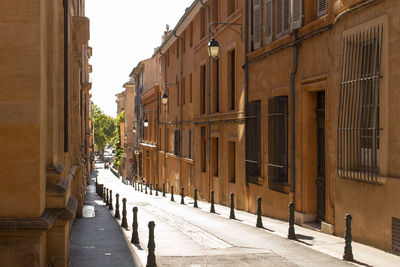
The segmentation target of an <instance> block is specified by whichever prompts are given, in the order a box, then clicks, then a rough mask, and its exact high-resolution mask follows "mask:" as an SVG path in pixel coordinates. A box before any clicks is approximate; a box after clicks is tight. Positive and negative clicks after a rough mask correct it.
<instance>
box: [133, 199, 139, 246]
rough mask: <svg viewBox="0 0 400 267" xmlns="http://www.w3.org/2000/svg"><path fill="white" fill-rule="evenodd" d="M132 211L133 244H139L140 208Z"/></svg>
mask: <svg viewBox="0 0 400 267" xmlns="http://www.w3.org/2000/svg"><path fill="white" fill-rule="evenodd" d="M132 211H133V222H132V238H131V243H132V244H139V234H138V222H137V212H138V208H137V207H133V209H132Z"/></svg>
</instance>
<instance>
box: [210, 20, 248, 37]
mask: <svg viewBox="0 0 400 267" xmlns="http://www.w3.org/2000/svg"><path fill="white" fill-rule="evenodd" d="M219 25H224V26H225V27H228V28H229V29H231V30H232V31H233V32H235V33H237V34H239V35H240V39H241V40H243V36H242V35H243V34H242V32H243V26H242V24H241V23H232V22H211V23H210V24H208V29H209V31H210V33H211V34H212V36H214V35H215V34H217V32H218V26H219ZM233 26H235V27H238V28H240V31H239V30H237V29H235V28H233Z"/></svg>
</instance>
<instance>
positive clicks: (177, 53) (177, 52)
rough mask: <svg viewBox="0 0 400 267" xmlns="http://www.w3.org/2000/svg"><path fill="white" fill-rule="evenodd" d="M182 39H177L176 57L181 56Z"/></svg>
mask: <svg viewBox="0 0 400 267" xmlns="http://www.w3.org/2000/svg"><path fill="white" fill-rule="evenodd" d="M179 41H180V39H177V40H176V58H179V46H180V45H179V44H180V42H179Z"/></svg>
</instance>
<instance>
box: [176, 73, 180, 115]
mask: <svg viewBox="0 0 400 267" xmlns="http://www.w3.org/2000/svg"><path fill="white" fill-rule="evenodd" d="M179 92H180V85H179V81H178V75H176V106H177V107H179Z"/></svg>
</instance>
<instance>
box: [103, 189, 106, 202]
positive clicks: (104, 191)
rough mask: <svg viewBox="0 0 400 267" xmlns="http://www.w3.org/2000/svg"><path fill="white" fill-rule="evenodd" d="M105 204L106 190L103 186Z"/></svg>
mask: <svg viewBox="0 0 400 267" xmlns="http://www.w3.org/2000/svg"><path fill="white" fill-rule="evenodd" d="M103 202H104V203H106V188H105V187H104V185H103Z"/></svg>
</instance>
